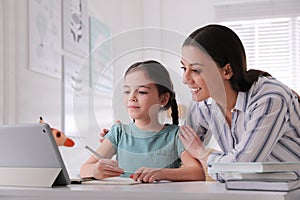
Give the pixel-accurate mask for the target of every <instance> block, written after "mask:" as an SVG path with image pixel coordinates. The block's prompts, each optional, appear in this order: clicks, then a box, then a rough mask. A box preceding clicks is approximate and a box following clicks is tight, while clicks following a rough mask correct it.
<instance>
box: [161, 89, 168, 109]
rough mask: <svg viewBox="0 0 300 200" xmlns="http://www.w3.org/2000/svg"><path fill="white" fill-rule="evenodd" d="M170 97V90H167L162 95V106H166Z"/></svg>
mask: <svg viewBox="0 0 300 200" xmlns="http://www.w3.org/2000/svg"><path fill="white" fill-rule="evenodd" d="M169 99H170V94H169V93H168V92H166V93H165V94H163V95H161V96H160V105H161V106H162V107H165V105H167V103H168V102H169Z"/></svg>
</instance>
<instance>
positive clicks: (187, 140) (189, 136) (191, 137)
mask: <svg viewBox="0 0 300 200" xmlns="http://www.w3.org/2000/svg"><path fill="white" fill-rule="evenodd" d="M180 131H181V133H180V134H179V139H180V140H181V142H182V143H183V146H184V147H185V149H186V150H187V151H188V152H189V153H190V154H191V155H192V156H193V157H194V158H196V159H198V160H200V161H201V160H203V159H205V158H206V157H207V152H206V150H205V148H204V147H203V144H202V141H201V140H200V138H199V136H198V135H197V133H196V132H195V131H194V130H193V129H192V128H191V127H190V126H181V127H180Z"/></svg>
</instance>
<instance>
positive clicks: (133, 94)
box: [129, 92, 136, 101]
mask: <svg viewBox="0 0 300 200" xmlns="http://www.w3.org/2000/svg"><path fill="white" fill-rule="evenodd" d="M129 101H136V95H135V92H132V93H130V95H129Z"/></svg>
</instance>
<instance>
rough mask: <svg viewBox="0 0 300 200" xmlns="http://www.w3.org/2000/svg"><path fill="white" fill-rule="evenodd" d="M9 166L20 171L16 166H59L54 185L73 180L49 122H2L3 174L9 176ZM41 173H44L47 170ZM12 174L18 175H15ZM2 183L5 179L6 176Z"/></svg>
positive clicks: (0, 162) (0, 165) (0, 157)
mask: <svg viewBox="0 0 300 200" xmlns="http://www.w3.org/2000/svg"><path fill="white" fill-rule="evenodd" d="M8 169H14V170H15V171H16V172H19V171H20V170H16V169H28V170H29V169H33V170H34V169H43V170H47V169H58V172H57V174H58V175H57V176H55V177H56V178H55V179H54V180H53V185H52V186H57V185H67V184H70V178H69V175H68V172H67V170H66V167H65V164H64V162H63V160H62V157H61V154H60V152H59V149H58V147H57V145H56V142H55V139H54V138H53V135H52V132H51V128H50V127H49V125H48V124H40V123H36V124H20V125H1V126H0V170H2V171H1V172H2V176H4V177H7V176H6V175H5V174H4V172H5V170H8ZM41 174H42V175H41V176H43V173H41ZM36 176H37V175H36ZM12 178H15V179H17V177H13V176H12ZM32 178H36V177H32ZM42 178H44V177H42ZM18 180H21V179H20V178H19V179H18ZM8 181H9V180H8ZM25 182H26V180H25ZM1 184H5V182H4V183H3V180H2V182H1ZM20 184H21V183H20Z"/></svg>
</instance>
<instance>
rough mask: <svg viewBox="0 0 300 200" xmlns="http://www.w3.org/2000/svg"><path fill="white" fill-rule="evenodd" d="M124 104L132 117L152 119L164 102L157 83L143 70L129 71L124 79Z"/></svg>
mask: <svg viewBox="0 0 300 200" xmlns="http://www.w3.org/2000/svg"><path fill="white" fill-rule="evenodd" d="M123 97H124V98H123V100H124V104H125V106H126V108H127V110H128V114H129V115H130V117H131V118H132V119H135V120H145V121H147V122H148V121H150V120H151V117H152V116H153V117H156V118H157V115H158V112H159V109H160V106H161V105H162V104H163V103H164V102H163V100H162V98H160V97H159V94H158V90H157V87H156V85H155V84H154V83H153V81H152V80H151V79H149V78H148V76H147V75H146V73H145V72H144V71H142V70H136V71H132V72H129V74H127V76H126V77H125V80H124V95H123Z"/></svg>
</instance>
